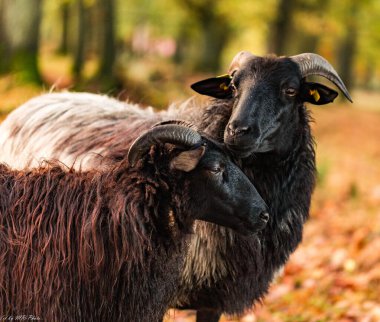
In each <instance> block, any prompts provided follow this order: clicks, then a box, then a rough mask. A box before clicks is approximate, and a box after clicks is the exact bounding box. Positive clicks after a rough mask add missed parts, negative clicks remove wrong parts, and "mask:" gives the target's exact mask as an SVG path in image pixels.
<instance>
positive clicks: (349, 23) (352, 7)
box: [338, 0, 360, 90]
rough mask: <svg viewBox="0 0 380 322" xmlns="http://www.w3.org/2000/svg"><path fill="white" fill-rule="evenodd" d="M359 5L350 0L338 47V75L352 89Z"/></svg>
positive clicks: (354, 0)
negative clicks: (343, 30) (341, 38)
mask: <svg viewBox="0 0 380 322" xmlns="http://www.w3.org/2000/svg"><path fill="white" fill-rule="evenodd" d="M359 5H360V4H358V2H357V1H356V0H351V2H350V4H349V7H348V12H347V15H345V17H346V21H345V22H344V23H345V26H346V30H347V32H346V35H345V37H344V39H343V41H342V43H341V45H340V48H339V55H338V57H339V59H338V62H339V75H340V77H341V78H342V80H343V82H344V84H345V85H346V87H347V89H348V90H350V89H352V87H353V85H354V82H353V80H354V77H353V69H354V59H355V54H356V51H357V40H358V21H357V12H358V10H359Z"/></svg>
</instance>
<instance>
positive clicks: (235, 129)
mask: <svg viewBox="0 0 380 322" xmlns="http://www.w3.org/2000/svg"><path fill="white" fill-rule="evenodd" d="M250 130H251V128H250V127H249V126H248V125H244V124H241V122H238V121H232V122H231V123H229V124H228V125H227V133H228V135H229V136H242V135H245V134H247V133H248V132H249V131H250Z"/></svg>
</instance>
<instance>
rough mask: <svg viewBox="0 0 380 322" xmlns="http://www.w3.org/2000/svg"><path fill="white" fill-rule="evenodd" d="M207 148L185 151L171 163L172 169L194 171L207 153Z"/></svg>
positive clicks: (201, 147)
mask: <svg viewBox="0 0 380 322" xmlns="http://www.w3.org/2000/svg"><path fill="white" fill-rule="evenodd" d="M205 151H206V148H205V147H204V146H200V147H199V148H197V149H194V150H188V151H183V152H181V153H180V154H178V155H177V156H176V157H174V158H173V159H172V160H171V161H170V169H172V170H180V171H185V172H189V171H191V170H193V169H194V168H195V167H196V166H197V165H198V162H199V160H200V159H201V158H202V156H203V154H204V153H205Z"/></svg>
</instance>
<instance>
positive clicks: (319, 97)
mask: <svg viewBox="0 0 380 322" xmlns="http://www.w3.org/2000/svg"><path fill="white" fill-rule="evenodd" d="M337 96H338V92H337V91H334V90H333V89H331V88H329V87H327V86H325V85H322V84H318V83H304V84H303V85H302V88H301V97H302V100H303V101H304V102H309V103H312V104H315V105H323V104H327V103H331V102H333V101H334V99H335V98H336V97H337Z"/></svg>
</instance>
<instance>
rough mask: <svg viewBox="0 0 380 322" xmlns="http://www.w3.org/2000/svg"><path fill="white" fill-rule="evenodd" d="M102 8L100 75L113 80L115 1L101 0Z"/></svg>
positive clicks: (100, 7) (106, 79)
mask: <svg viewBox="0 0 380 322" xmlns="http://www.w3.org/2000/svg"><path fill="white" fill-rule="evenodd" d="M99 9H100V17H101V19H100V26H101V27H102V28H101V30H100V37H101V38H100V46H101V47H100V63H99V70H98V77H99V78H100V79H101V80H103V81H105V82H112V81H113V77H114V63H115V59H116V40H115V38H116V37H115V2H114V0H99Z"/></svg>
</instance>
